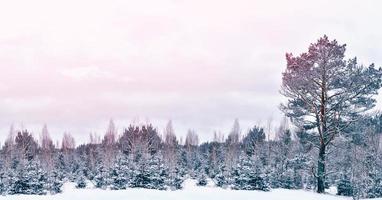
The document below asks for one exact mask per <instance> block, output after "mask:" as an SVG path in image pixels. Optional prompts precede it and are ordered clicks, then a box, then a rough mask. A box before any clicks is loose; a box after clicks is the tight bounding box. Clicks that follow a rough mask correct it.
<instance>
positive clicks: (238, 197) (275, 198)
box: [0, 180, 351, 200]
mask: <svg viewBox="0 0 382 200" xmlns="http://www.w3.org/2000/svg"><path fill="white" fill-rule="evenodd" d="M0 199H5V200H12V199H15V200H16V199H17V200H22V199H32V200H38V199H42V200H64V199H65V200H84V199H86V200H105V199H110V200H153V199H156V200H162V199H163V200H188V199H190V200H191V199H208V200H213V199H216V200H246V199H248V200H254V199H256V200H289V199H290V200H300V199H301V200H347V199H349V200H350V199H351V198H345V197H340V196H334V195H330V194H317V193H314V192H308V191H303V190H286V189H274V190H272V191H271V192H262V191H237V190H228V189H222V188H217V187H213V186H211V185H208V186H206V187H198V186H196V185H195V181H193V180H187V181H185V183H184V189H183V190H177V191H159V190H148V189H135V188H130V189H127V190H102V189H92V188H88V189H75V187H74V184H72V183H67V184H65V185H64V191H63V193H61V194H57V195H54V196H52V195H45V196H38V195H10V196H0Z"/></svg>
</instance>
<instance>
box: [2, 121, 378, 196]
mask: <svg viewBox="0 0 382 200" xmlns="http://www.w3.org/2000/svg"><path fill="white" fill-rule="evenodd" d="M349 129H351V130H349V131H348V133H351V134H346V135H340V136H338V137H336V139H335V140H334V142H333V143H332V145H330V146H328V154H327V161H328V162H327V174H326V177H327V178H326V182H325V187H326V188H329V187H336V188H337V191H338V194H339V195H345V196H355V197H371V198H373V197H382V166H381V164H382V162H381V161H382V160H381V155H380V149H381V144H380V138H381V133H382V115H375V116H371V117H368V118H365V119H364V120H361V121H359V122H358V123H357V124H355V125H354V126H352V127H349ZM267 134H268V133H266V132H265V131H264V129H263V128H262V127H259V126H254V127H253V128H252V129H250V130H249V131H248V132H246V133H244V134H243V133H241V130H240V126H239V122H238V121H237V120H236V121H235V122H234V125H233V128H232V130H231V131H230V132H229V133H228V134H227V137H226V138H225V137H224V136H223V135H222V134H215V137H214V140H213V141H211V142H205V143H202V144H199V139H198V135H197V134H196V132H195V131H191V130H190V131H189V132H188V133H187V136H186V138H185V140H184V142H182V143H180V142H179V140H178V139H177V137H176V136H175V133H174V130H173V128H172V124H171V122H169V123H168V125H167V127H166V129H165V130H164V133H163V135H159V134H158V131H157V129H156V128H154V127H153V125H151V124H146V125H139V126H138V125H130V126H129V127H128V128H126V129H125V130H124V131H123V133H122V134H118V133H117V131H116V128H115V125H114V123H113V122H112V121H110V125H109V127H108V129H107V131H106V134H105V135H104V137H103V138H102V140H97V139H95V138H94V137H91V141H90V142H89V143H87V144H83V145H79V146H77V147H76V146H75V141H74V138H73V137H72V136H71V135H69V134H65V135H64V137H63V139H62V143H61V145H60V147H58V146H57V145H54V144H53V142H52V140H51V138H50V136H49V132H48V129H47V127H46V126H44V128H43V130H42V133H41V137H40V141H39V142H37V141H36V139H35V138H34V137H33V136H32V134H31V133H30V132H28V131H26V130H22V131H14V130H13V129H11V131H10V134H9V136H8V139H7V140H6V142H5V144H4V145H3V147H2V149H1V162H0V167H1V168H0V193H1V194H2V195H12V194H39V195H42V194H48V193H50V194H55V193H60V192H61V190H62V185H63V183H64V182H67V181H70V182H74V183H75V184H76V187H77V188H85V187H96V188H102V189H107V188H109V189H113V190H121V189H126V188H137V187H139V188H148V189H158V190H177V189H181V188H182V182H183V181H184V180H185V179H187V178H193V179H196V180H197V184H198V185H199V186H204V185H206V184H207V182H208V181H207V180H212V181H213V184H215V185H216V186H218V187H222V188H232V189H235V190H263V191H269V190H270V189H272V188H287V189H307V190H315V189H316V185H317V184H316V181H317V178H316V174H315V172H316V170H315V168H316V164H317V160H316V156H315V155H316V154H317V151H318V148H316V147H317V146H318V144H315V141H316V139H315V138H313V137H315V136H314V135H311V134H309V132H306V131H304V130H300V129H297V130H294V131H292V130H289V129H288V128H287V126H285V124H284V125H280V128H279V129H278V131H276V132H275V134H276V136H275V138H274V139H269V137H268V136H267Z"/></svg>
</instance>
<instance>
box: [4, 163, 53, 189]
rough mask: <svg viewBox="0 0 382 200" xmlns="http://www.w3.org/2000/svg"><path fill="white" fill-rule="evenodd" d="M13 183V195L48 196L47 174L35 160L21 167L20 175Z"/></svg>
mask: <svg viewBox="0 0 382 200" xmlns="http://www.w3.org/2000/svg"><path fill="white" fill-rule="evenodd" d="M14 178H15V180H14V181H12V182H11V187H12V188H11V193H12V194H38V195H42V194H46V189H45V185H46V182H47V175H46V172H44V171H42V168H41V166H40V165H39V163H38V162H36V161H35V160H29V161H26V164H25V165H21V166H19V169H18V174H17V176H16V177H14Z"/></svg>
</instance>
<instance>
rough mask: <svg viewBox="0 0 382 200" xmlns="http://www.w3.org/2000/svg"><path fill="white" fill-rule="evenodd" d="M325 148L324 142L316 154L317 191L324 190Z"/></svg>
mask: <svg viewBox="0 0 382 200" xmlns="http://www.w3.org/2000/svg"><path fill="white" fill-rule="evenodd" d="M325 150H326V146H325V145H324V144H321V145H320V151H319V154H318V167H317V192H318V193H324V192H325Z"/></svg>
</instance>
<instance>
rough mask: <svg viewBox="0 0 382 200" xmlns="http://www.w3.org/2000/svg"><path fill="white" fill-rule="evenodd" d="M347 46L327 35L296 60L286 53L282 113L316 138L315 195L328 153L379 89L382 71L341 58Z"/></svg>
mask: <svg viewBox="0 0 382 200" xmlns="http://www.w3.org/2000/svg"><path fill="white" fill-rule="evenodd" d="M344 53H345V45H339V44H338V43H337V41H336V40H333V41H329V39H328V37H327V36H324V37H322V38H320V39H319V40H318V41H317V43H314V44H311V45H310V47H309V50H308V52H307V53H303V54H301V55H300V56H293V55H292V54H287V55H286V59H287V69H286V70H285V72H284V73H283V78H282V82H283V83H282V89H281V90H282V94H283V95H284V96H285V97H287V98H288V101H287V103H285V104H283V105H282V106H281V110H282V111H283V112H284V113H285V114H286V116H287V117H290V118H291V119H292V122H293V123H294V124H295V125H296V126H298V127H300V128H303V129H306V130H310V131H311V132H312V133H314V134H315V136H316V137H315V138H316V142H315V146H316V147H317V148H318V161H317V174H316V177H317V192H319V193H323V192H324V188H325V187H324V183H325V176H326V170H325V167H326V149H327V147H328V145H330V144H331V143H332V141H333V140H334V138H335V137H336V136H337V135H339V134H342V133H344V132H345V129H346V128H347V127H348V126H349V125H350V124H352V123H353V122H355V121H357V120H358V119H359V117H360V116H361V114H362V113H364V112H365V111H367V110H369V109H370V108H372V107H374V105H375V99H374V98H373V96H374V95H376V94H377V92H378V90H379V88H381V82H382V69H376V68H375V67H374V65H370V66H369V67H363V66H360V65H358V64H357V60H356V59H351V60H349V61H346V60H345V59H344Z"/></svg>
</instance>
